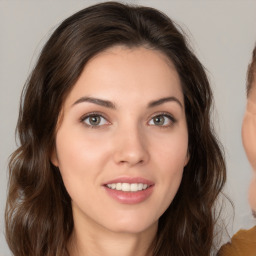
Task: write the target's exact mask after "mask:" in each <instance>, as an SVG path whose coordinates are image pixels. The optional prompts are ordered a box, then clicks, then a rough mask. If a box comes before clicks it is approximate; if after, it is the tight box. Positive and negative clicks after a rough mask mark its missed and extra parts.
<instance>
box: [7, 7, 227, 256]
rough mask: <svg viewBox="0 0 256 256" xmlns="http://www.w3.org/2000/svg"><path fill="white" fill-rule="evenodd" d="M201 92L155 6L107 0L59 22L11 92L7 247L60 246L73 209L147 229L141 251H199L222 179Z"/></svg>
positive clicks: (196, 68)
mask: <svg viewBox="0 0 256 256" xmlns="http://www.w3.org/2000/svg"><path fill="white" fill-rule="evenodd" d="M211 103H212V93H211V90H210V87H209V82H208V79H207V76H206V74H205V71H204V68H203V66H202V65H201V63H200V62H199V61H198V59H197V58H196V56H195V55H194V54H193V52H192V51H191V50H190V48H189V46H188V44H187V42H186V39H185V37H184V36H183V34H182V32H181V31H180V30H179V29H178V28H177V27H176V26H175V24H174V23H173V22H172V21H171V19H170V18H168V17H167V16H166V15H164V14H163V13H161V12H159V11H157V10H155V9H152V8H148V7H135V6H127V5H123V4H120V3H115V2H107V3H102V4H98V5H94V6H91V7H89V8H86V9H84V10H81V11H80V12H78V13H76V14H74V15H72V16H71V17H69V18H68V19H66V20H65V21H63V22H62V23H61V25H60V26H59V27H58V28H57V29H56V30H55V32H54V33H53V34H52V36H51V37H50V39H49V40H48V42H47V43H46V45H45V46H44V48H43V50H42V52H41V54H40V57H39V59H38V62H37V64H36V66H35V68H34V70H33V71H32V74H31V76H30V77H29V79H28V81H27V84H26V87H25V89H24V91H23V97H22V103H21V108H20V115H19V120H18V125H17V132H18V135H19V138H20V147H19V148H18V150H17V151H16V152H14V154H13V155H12V158H11V161H10V165H9V168H10V184H9V197H8V202H7V208H6V237H7V241H8V243H9V246H10V248H11V250H12V252H13V253H14V255H19V256H21V255H26V256H28V255H31V256H32V255H49V256H50V255H69V252H68V251H69V248H68V244H69V241H70V240H71V239H72V238H73V234H74V233H76V232H77V229H78V228H79V227H78V225H79V224H80V223H81V222H82V221H81V219H83V220H86V221H87V222H86V221H85V222H86V223H88V225H89V224H91V223H92V222H94V223H97V224H98V225H100V226H101V227H103V228H104V230H105V229H107V230H111V231H113V232H126V233H136V232H137V233H143V232H148V233H150V232H153V233H154V232H155V235H154V239H153V240H152V242H151V246H150V248H148V250H150V251H151V254H152V255H170V254H172V255H179V256H180V255H209V254H210V250H211V246H212V242H213V236H214V234H213V233H214V232H213V229H214V224H215V222H216V219H215V211H214V203H215V200H216V198H217V196H218V194H219V192H220V191H221V189H222V187H223V184H224V182H225V178H226V177H225V164H224V160H223V156H222V152H221V149H220V147H219V144H218V142H217V139H216V138H215V136H214V132H213V129H212V126H211V120H210V109H211ZM119 186H121V187H120V188H119ZM120 190H121V192H120ZM122 190H126V192H123V191H122ZM118 191H119V192H118ZM132 191H135V192H136V191H137V192H136V193H134V194H132V193H133V192H132ZM127 193H130V194H129V195H128V196H127ZM103 213H104V214H103ZM103 215H104V216H103ZM86 228H89V227H88V226H85V227H84V229H86ZM147 255H149V254H147Z"/></svg>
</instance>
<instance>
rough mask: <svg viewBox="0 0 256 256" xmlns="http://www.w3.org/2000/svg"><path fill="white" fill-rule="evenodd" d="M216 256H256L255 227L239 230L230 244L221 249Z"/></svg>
mask: <svg viewBox="0 0 256 256" xmlns="http://www.w3.org/2000/svg"><path fill="white" fill-rule="evenodd" d="M218 256H256V226H255V227H253V228H252V229H249V230H239V231H238V232H237V233H236V234H235V235H234V236H233V237H232V239H231V242H230V243H227V244H225V245H223V246H222V247H221V249H220V251H219V253H218Z"/></svg>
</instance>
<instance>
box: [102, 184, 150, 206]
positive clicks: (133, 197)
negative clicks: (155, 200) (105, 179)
mask: <svg viewBox="0 0 256 256" xmlns="http://www.w3.org/2000/svg"><path fill="white" fill-rule="evenodd" d="M153 188H154V186H150V187H148V188H147V189H145V190H141V191H137V192H124V191H121V190H115V189H110V188H108V187H105V190H106V192H107V194H108V195H109V196H110V197H112V198H113V199H115V200H116V201H118V202H119V203H122V204H138V203H142V202H144V201H145V200H147V199H148V198H149V197H150V195H151V194H152V192H153Z"/></svg>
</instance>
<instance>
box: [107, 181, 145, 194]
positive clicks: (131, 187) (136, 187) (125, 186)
mask: <svg viewBox="0 0 256 256" xmlns="http://www.w3.org/2000/svg"><path fill="white" fill-rule="evenodd" d="M106 186H107V187H108V188H110V189H113V190H120V191H124V192H137V191H141V190H145V189H147V188H148V187H149V185H148V184H143V183H120V182H119V183H111V184H107V185H106Z"/></svg>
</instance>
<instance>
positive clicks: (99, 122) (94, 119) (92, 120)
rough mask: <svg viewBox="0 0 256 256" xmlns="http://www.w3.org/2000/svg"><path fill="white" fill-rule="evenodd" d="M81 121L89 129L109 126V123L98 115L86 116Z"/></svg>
mask: <svg viewBox="0 0 256 256" xmlns="http://www.w3.org/2000/svg"><path fill="white" fill-rule="evenodd" d="M81 121H82V122H83V123H84V124H85V125H87V126H89V127H93V128H94V127H97V126H103V125H106V124H109V122H108V121H107V120H106V118H104V117H103V116H102V115H100V114H88V115H86V116H84V117H83V118H82V119H81Z"/></svg>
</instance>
